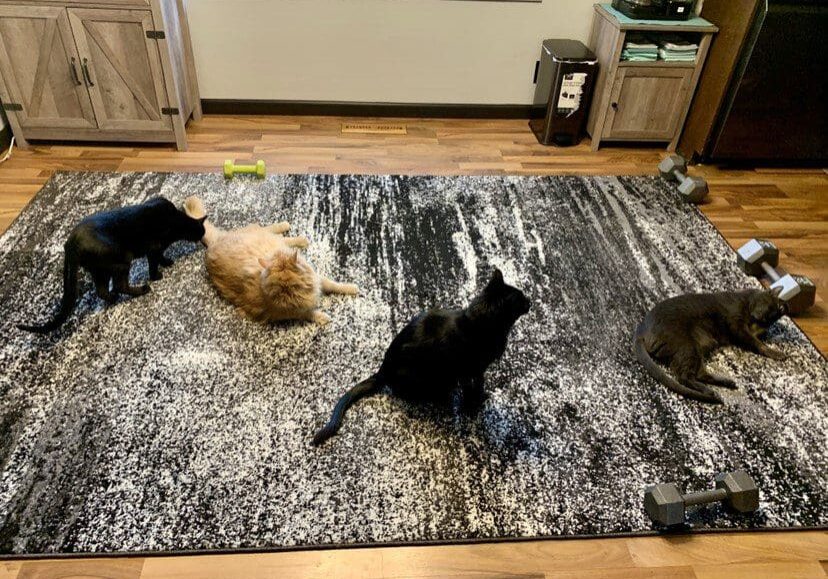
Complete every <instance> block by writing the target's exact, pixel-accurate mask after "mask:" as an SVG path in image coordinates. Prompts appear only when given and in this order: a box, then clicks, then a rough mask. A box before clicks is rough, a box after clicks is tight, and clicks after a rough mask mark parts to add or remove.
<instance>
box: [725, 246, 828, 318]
mask: <svg viewBox="0 0 828 579" xmlns="http://www.w3.org/2000/svg"><path fill="white" fill-rule="evenodd" d="M736 262H737V263H738V264H739V267H740V268H742V271H744V272H745V273H746V274H748V275H752V276H754V277H761V276H762V275H764V274H767V276H768V277H769V278H770V279H771V282H772V283H771V286H770V287H771V288H772V289H778V290H779V298H780V299H781V300H782V301H784V302H785V303H786V304H787V306H788V313H789V314H791V315H796V314H799V313H802V312H804V311H805V310H807V309H808V308H810V307H811V306H813V305H814V302H816V285H814V282H812V281H811V280H810V279H809V278H807V277H805V276H804V275H792V274H786V275H779V273H778V272H777V271H776V269H775V268H776V266H777V265H779V249H777V247H776V246H775V245H774V244H773V242H772V241H768V240H767V239H751V240H750V241H748V242H747V243H746V244H744V245H743V246H742V247H740V248H739V249H738V250H736Z"/></svg>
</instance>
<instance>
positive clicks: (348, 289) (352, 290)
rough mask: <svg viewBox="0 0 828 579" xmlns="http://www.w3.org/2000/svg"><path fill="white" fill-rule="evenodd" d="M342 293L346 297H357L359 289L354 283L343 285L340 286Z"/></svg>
mask: <svg viewBox="0 0 828 579" xmlns="http://www.w3.org/2000/svg"><path fill="white" fill-rule="evenodd" d="M342 293H343V294H345V295H346V296H355V295H359V288H358V287H357V286H356V284H355V283H343V284H342Z"/></svg>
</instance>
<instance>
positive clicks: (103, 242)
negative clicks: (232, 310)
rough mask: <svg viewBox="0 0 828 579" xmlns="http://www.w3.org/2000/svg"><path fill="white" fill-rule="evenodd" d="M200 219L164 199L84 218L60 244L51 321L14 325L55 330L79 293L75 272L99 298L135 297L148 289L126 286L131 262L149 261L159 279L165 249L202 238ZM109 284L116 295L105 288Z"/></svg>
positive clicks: (164, 263) (152, 273)
mask: <svg viewBox="0 0 828 579" xmlns="http://www.w3.org/2000/svg"><path fill="white" fill-rule="evenodd" d="M204 219H206V218H203V219H193V218H191V217H189V216H188V215H187V214H186V213H184V212H183V211H179V210H178V209H176V207H175V205H173V203H172V202H171V201H169V200H167V199H164V198H163V197H156V198H154V199H150V200H149V201H146V202H144V203H142V204H140V205H132V206H129V207H122V208H120V209H113V210H111V211H102V212H100V213H95V214H93V215H90V216H89V217H86V218H84V219H83V220H82V221H81V222H80V223H79V224H78V225H76V226H75V228H74V229H73V230H72V232H71V233H70V234H69V239H68V240H67V241H66V243H65V244H64V246H63V247H64V251H65V255H64V261H63V298H62V299H61V302H60V310H58V312H57V314H56V315H55V317H54V318H53V319H52V320H50V321H48V322H46V323H45V324H42V325H37V326H27V325H23V324H20V325H18V326H17V327H18V328H20V329H21V330H26V331H29V332H37V333H41V334H45V333H47V332H51V331H53V330H55V329H57V328H58V327H59V326H60V325H61V324H63V322H65V321H66V319H67V318H68V317H69V314H70V313H71V312H72V308H73V307H74V305H75V301H76V300H77V293H78V270H79V268H81V267H83V268H85V269H86V270H88V271H89V273H90V274H91V275H92V279H93V280H94V282H95V290H96V292H97V294H98V296H99V297H101V298H102V299H103V300H106V301H107V302H109V303H112V302H114V301H115V300H116V299H117V298H118V294H119V293H122V294H128V295H131V296H140V295H144V294H145V293H147V292H148V291H149V290H150V288H149V285H147V284H145V285H142V286H139V287H132V286H130V285H129V268H130V265H131V264H132V260H134V259H138V258H141V257H145V256H146V258H147V261H148V262H149V273H150V279H152V280H158V279H161V272H160V271H159V267H160V266H169V265H172V261H171V260H169V259H168V258H166V257H164V250H166V249H167V247H169V246H170V245H171V244H172V243H173V242H175V241H181V240H187V241H194V242H195V241H198V240H200V239H201V238H202V237H203V236H204V225H203V222H204ZM110 280H111V281H112V282H113V286H114V289H115V291H114V292H113V291H111V290H110V288H109V282H110Z"/></svg>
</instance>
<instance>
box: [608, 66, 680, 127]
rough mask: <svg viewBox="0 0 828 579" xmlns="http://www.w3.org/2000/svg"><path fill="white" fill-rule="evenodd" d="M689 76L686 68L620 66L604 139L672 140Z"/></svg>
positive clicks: (612, 94)
mask: <svg viewBox="0 0 828 579" xmlns="http://www.w3.org/2000/svg"><path fill="white" fill-rule="evenodd" d="M691 77H692V71H691V70H689V69H686V68H657V67H646V68H645V67H624V68H622V69H621V70H620V71H619V73H618V75H617V76H616V78H615V86H613V89H612V93H611V95H610V109H609V111H607V119H606V121H604V135H605V137H604V138H605V139H624V140H628V139H643V140H661V141H670V140H672V139H673V136H674V135H675V134H676V128H677V125H678V122H679V119H680V118H681V113H682V110H683V109H684V107H685V105H686V103H687V93H688V89H689V88H690V80H691Z"/></svg>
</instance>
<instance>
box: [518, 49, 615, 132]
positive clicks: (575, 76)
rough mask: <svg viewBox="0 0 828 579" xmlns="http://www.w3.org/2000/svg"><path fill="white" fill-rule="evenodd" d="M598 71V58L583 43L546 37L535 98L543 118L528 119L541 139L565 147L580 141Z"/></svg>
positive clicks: (538, 67)
mask: <svg viewBox="0 0 828 579" xmlns="http://www.w3.org/2000/svg"><path fill="white" fill-rule="evenodd" d="M597 73H598V59H597V58H596V57H595V55H594V54H593V53H592V52H591V51H590V50H589V49H588V48H587V47H586V46H584V45H583V43H581V42H578V41H577V40H544V41H543V44H542V46H541V56H540V61H539V64H538V66H537V70H536V77H535V82H536V83H537V87H536V88H535V100H534V104H535V108H536V109H537V110H538V112H539V113H540V114H541V115H542V118H533V119H532V120H531V121H529V126H530V127H531V128H532V132H534V133H535V136H536V137H537V138H538V141H540V142H541V143H542V144H544V145H552V144H555V145H560V146H563V147H567V146H570V145H577V144H578V143H579V142H580V140H581V135H583V132H584V124H585V123H586V119H587V114H588V113H589V105H590V103H591V101H592V89H593V87H594V86H595V76H596V74H597ZM541 107H543V108H541Z"/></svg>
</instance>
